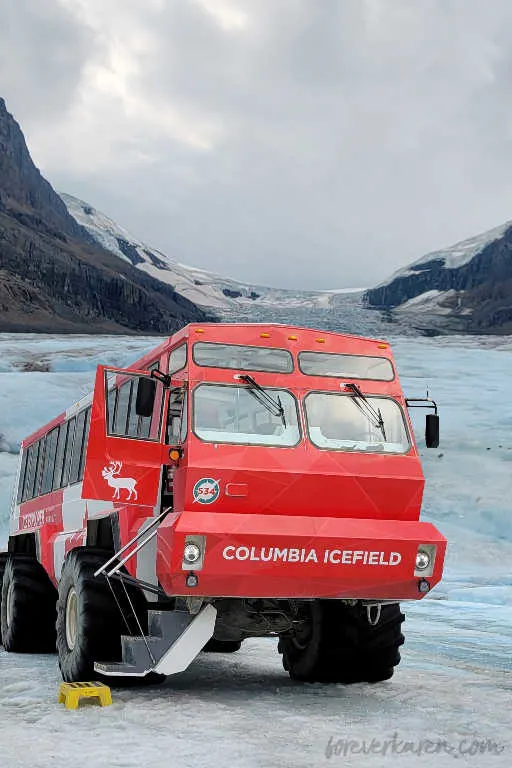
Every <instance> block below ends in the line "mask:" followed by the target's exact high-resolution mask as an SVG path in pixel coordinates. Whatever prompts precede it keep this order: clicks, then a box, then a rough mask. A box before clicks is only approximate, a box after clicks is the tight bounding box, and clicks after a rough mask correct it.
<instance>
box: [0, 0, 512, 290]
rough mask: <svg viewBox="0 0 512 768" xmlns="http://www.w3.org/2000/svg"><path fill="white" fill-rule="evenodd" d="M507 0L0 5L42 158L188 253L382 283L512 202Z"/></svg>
mask: <svg viewBox="0 0 512 768" xmlns="http://www.w3.org/2000/svg"><path fill="white" fill-rule="evenodd" d="M511 40H512V2H511V1H510V0H1V21H0V95H3V96H4V97H5V99H6V102H7V107H8V109H9V110H10V111H11V112H13V113H14V114H15V116H16V118H17V119H18V121H19V122H20V123H21V126H22V128H23V130H24V132H25V135H26V137H27V141H28V143H29V148H30V150H31V152H32V155H33V158H34V161H35V162H36V164H37V165H38V166H39V167H40V168H41V170H42V172H43V173H44V175H45V176H46V177H47V178H48V179H49V180H50V181H51V183H52V184H53V185H54V187H56V188H57V189H59V190H62V191H65V192H69V193H70V194H74V195H76V196H78V197H81V198H83V199H84V200H86V201H88V202H89V203H91V204H92V205H93V206H95V207H96V208H98V209H100V210H102V211H103V212H105V213H106V214H107V215H109V216H111V217H112V218H114V219H116V220H117V221H118V222H119V223H120V224H121V225H123V226H125V227H126V228H127V229H129V230H131V231H132V232H133V233H134V234H135V235H137V236H138V237H140V238H141V239H143V240H145V241H146V242H147V243H149V244H150V245H153V246H155V247H157V248H160V249H161V250H163V251H165V252H166V253H168V254H169V255H170V256H174V257H175V258H177V259H178V260H179V261H183V262H185V263H189V264H193V265H196V266H201V267H207V268H209V269H212V270H213V271H216V272H219V273H221V274H225V275H229V276H231V277H235V278H237V279H240V280H247V281H252V282H255V283H260V284H267V285H268V284H270V285H277V286H282V287H289V288H308V287H309V288H334V287H353V286H370V285H373V284H375V283H376V282H378V281H380V280H381V279H383V278H385V277H386V276H387V275H388V274H390V273H391V272H393V271H394V270H395V269H397V268H399V267H400V266H402V265H403V264H406V263H408V262H410V261H412V260H413V259H416V258H418V257H419V256H421V255H422V254H424V253H426V252H427V251H429V250H433V249H435V248H438V247H441V246H443V245H449V244H452V243H453V242H455V241H457V240H460V239H463V238H465V237H468V236H470V235H473V234H476V233H478V232H481V231H483V230H485V229H488V228H490V227H492V226H494V225H496V224H500V223H502V222H504V221H506V220H507V219H512V173H511V165H512V162H511V161H512V45H511V42H510V41H511Z"/></svg>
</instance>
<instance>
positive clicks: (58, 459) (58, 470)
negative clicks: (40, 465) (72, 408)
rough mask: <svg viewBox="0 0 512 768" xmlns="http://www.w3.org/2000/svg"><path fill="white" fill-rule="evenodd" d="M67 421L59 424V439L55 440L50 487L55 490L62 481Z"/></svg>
mask: <svg viewBox="0 0 512 768" xmlns="http://www.w3.org/2000/svg"><path fill="white" fill-rule="evenodd" d="M68 429H69V421H65V422H64V424H61V427H60V431H59V439H58V441H57V450H56V452H55V466H54V469H53V483H52V488H53V490H54V491H56V490H57V489H58V488H60V487H61V483H62V470H63V467H64V452H65V450H66V440H67V436H68Z"/></svg>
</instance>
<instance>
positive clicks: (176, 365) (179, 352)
mask: <svg viewBox="0 0 512 768" xmlns="http://www.w3.org/2000/svg"><path fill="white" fill-rule="evenodd" d="M186 364H187V345H186V344H182V345H181V346H180V347H176V349H173V350H172V352H171V353H170V355H169V366H168V373H170V374H173V373H177V372H178V371H181V370H182V368H184V367H185V366H186Z"/></svg>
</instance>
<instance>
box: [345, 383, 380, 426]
mask: <svg viewBox="0 0 512 768" xmlns="http://www.w3.org/2000/svg"><path fill="white" fill-rule="evenodd" d="M345 387H346V388H347V389H350V390H351V391H352V392H353V397H354V405H357V407H358V408H359V410H360V411H361V413H362V414H364V415H365V416H366V418H367V419H368V421H369V422H370V424H371V425H372V426H373V427H376V428H377V429H380V431H381V432H382V437H383V438H384V440H385V441H387V437H386V429H385V427H384V419H383V418H382V413H381V410H380V408H374V407H373V405H371V404H370V402H369V401H368V398H367V397H366V395H364V394H363V392H361V390H360V389H359V387H358V386H357V384H354V383H352V382H349V383H348V384H345ZM356 398H357V399H356Z"/></svg>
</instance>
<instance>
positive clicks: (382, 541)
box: [157, 509, 446, 600]
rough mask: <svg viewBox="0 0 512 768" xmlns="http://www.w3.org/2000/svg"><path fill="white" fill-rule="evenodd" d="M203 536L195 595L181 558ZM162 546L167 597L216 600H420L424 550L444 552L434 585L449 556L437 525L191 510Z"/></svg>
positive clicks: (175, 522)
mask: <svg viewBox="0 0 512 768" xmlns="http://www.w3.org/2000/svg"><path fill="white" fill-rule="evenodd" d="M198 533H201V534H203V535H205V536H206V541H207V544H206V553H205V562H204V566H203V568H202V569H201V570H200V571H198V572H197V575H198V577H199V586H198V588H194V589H189V588H187V586H186V584H185V578H186V573H184V572H183V571H182V568H181V553H182V552H183V547H184V543H185V537H186V536H187V535H190V534H192V535H193V534H198ZM158 538H159V545H158V567H157V572H158V575H159V579H160V582H161V583H162V585H163V587H164V589H165V590H166V591H167V592H169V593H170V594H178V595H187V594H197V593H198V592H199V593H200V594H207V595H210V596H215V597H228V596H236V597H244V596H245V597H296V598H299V597H308V598H312V597H325V598H359V597H364V598H376V599H377V598H380V599H397V600H399V599H400V600H401V599H416V598H419V597H421V595H420V593H419V592H418V586H417V584H418V579H417V578H415V577H414V567H415V558H416V552H417V550H418V545H419V544H436V545H437V555H436V562H435V568H434V573H433V575H432V577H429V582H430V583H431V585H434V584H436V583H437V582H438V581H439V580H440V578H441V574H442V568H443V561H444V553H445V548H446V540H445V538H444V537H443V536H442V535H441V534H440V533H439V532H438V531H437V530H436V529H435V528H434V526H433V525H431V524H429V523H417V522H396V521H383V520H357V519H350V518H345V519H343V520H340V519H336V518H331V517H314V518H312V517H299V516H297V517H288V516H277V515H275V516H272V517H269V516H267V515H245V514H232V515H228V514H223V513H215V512H204V511H196V512H194V511H192V510H188V509H187V510H185V511H184V512H183V513H182V514H181V515H176V516H170V517H168V518H166V520H165V521H164V522H163V524H162V525H161V527H160V529H159V533H158ZM276 550H278V552H276ZM284 553H286V554H284Z"/></svg>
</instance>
